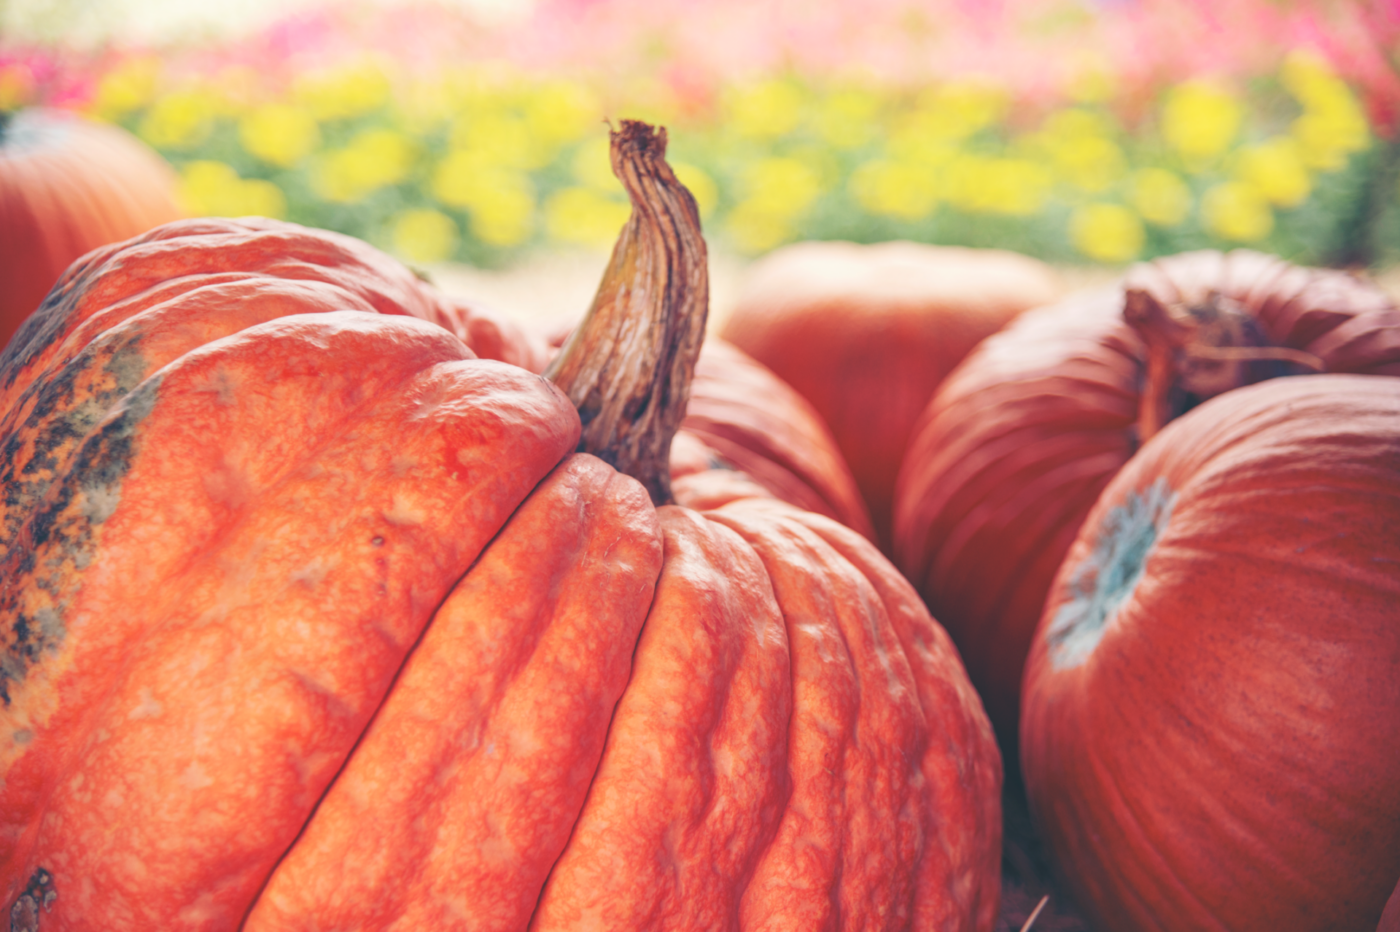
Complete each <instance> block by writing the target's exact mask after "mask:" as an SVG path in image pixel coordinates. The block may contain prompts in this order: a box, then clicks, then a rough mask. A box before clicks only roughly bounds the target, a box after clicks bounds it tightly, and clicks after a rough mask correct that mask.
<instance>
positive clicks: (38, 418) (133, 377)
mask: <svg viewBox="0 0 1400 932" xmlns="http://www.w3.org/2000/svg"><path fill="white" fill-rule="evenodd" d="M141 343H142V333H141V332H140V331H139V330H120V331H117V332H114V333H111V334H103V336H102V337H99V338H98V339H97V340H94V341H93V342H92V343H91V344H90V345H89V346H87V347H86V348H85V349H84V350H83V351H82V352H81V353H79V354H78V355H77V356H75V357H74V358H73V359H71V360H69V362H68V363H66V364H65V365H63V366H61V367H60V368H59V369H58V370H57V371H56V372H53V373H51V374H50V376H49V377H48V378H45V379H40V380H39V381H36V382H35V383H34V384H33V385H31V386H30V387H29V388H28V389H27V390H26V391H25V392H24V395H23V396H22V397H21V399H20V402H19V405H18V407H20V408H23V407H25V406H28V407H29V410H30V412H31V413H30V415H29V417H28V418H27V419H26V420H25V421H24V422H23V423H21V424H19V425H16V426H15V428H14V430H13V432H12V433H10V435H9V436H7V437H5V438H4V443H3V453H4V456H3V459H0V502H3V504H4V509H3V511H0V558H3V556H4V554H5V552H6V551H7V550H8V549H9V547H10V546H11V545H12V544H13V543H14V542H15V541H16V540H17V538H18V535H19V533H20V529H21V528H22V527H23V526H24V524H25V523H26V521H27V520H29V518H30V516H31V514H32V512H33V510H34V509H35V508H37V507H39V505H40V503H41V502H42V501H43V499H44V496H45V495H46V494H47V493H48V489H49V486H50V485H51V484H52V483H54V482H55V481H58V480H59V479H60V478H61V476H62V474H63V473H64V471H65V470H66V469H67V466H68V463H69V461H70V460H71V459H72V457H73V455H74V453H75V451H76V450H77V449H78V447H79V445H80V444H81V443H82V442H83V439H84V438H85V437H86V436H87V435H88V434H89V433H90V432H91V431H92V429H93V428H94V427H95V426H96V425H97V424H98V423H100V422H101V421H102V419H103V418H105V417H106V416H107V414H108V413H109V412H110V411H111V410H112V409H113V408H114V407H115V406H116V405H118V404H119V403H121V401H122V399H123V398H125V397H126V396H127V395H128V394H130V393H131V392H132V391H133V390H134V389H135V388H136V387H137V386H138V385H139V384H140V383H141V381H142V379H143V378H144V377H145V375H146V371H147V369H148V363H147V361H146V359H145V356H144V354H143V353H142V349H141ZM94 376H96V377H94Z"/></svg>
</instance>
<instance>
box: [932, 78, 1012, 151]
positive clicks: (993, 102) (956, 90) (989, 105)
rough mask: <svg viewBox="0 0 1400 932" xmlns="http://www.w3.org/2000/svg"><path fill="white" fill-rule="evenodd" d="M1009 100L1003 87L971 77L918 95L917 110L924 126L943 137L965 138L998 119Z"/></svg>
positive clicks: (1004, 110)
mask: <svg viewBox="0 0 1400 932" xmlns="http://www.w3.org/2000/svg"><path fill="white" fill-rule="evenodd" d="M1008 103H1009V100H1008V97H1007V94H1006V91H1005V89H1004V88H1001V87H999V86H997V85H995V84H991V83H988V82H986V81H980V80H975V79H964V80H958V81H949V82H948V83H946V84H941V85H937V86H935V87H932V88H930V89H928V90H927V91H925V92H924V93H923V94H921V95H920V99H919V106H918V110H917V111H916V112H917V113H919V114H921V117H922V119H923V120H924V121H926V130H927V131H928V132H929V133H931V134H933V135H936V136H941V137H943V138H945V139H952V140H959V139H966V138H967V137H968V136H971V135H972V134H973V133H975V132H977V131H978V130H980V129H984V128H986V127H988V126H991V125H992V124H993V123H995V122H997V121H998V120H1000V119H1001V117H1002V115H1003V114H1004V113H1005V112H1006V108H1007V105H1008Z"/></svg>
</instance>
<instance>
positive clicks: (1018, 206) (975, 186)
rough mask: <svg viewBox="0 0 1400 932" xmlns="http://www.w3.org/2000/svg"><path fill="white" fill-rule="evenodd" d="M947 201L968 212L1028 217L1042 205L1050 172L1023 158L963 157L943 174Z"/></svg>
mask: <svg viewBox="0 0 1400 932" xmlns="http://www.w3.org/2000/svg"><path fill="white" fill-rule="evenodd" d="M945 179H946V184H947V193H948V200H949V201H951V202H952V203H953V204H954V205H955V206H956V207H958V208H960V209H962V210H965V211H968V212H969V213H989V214H1007V215H1010V216H1017V217H1028V216H1031V215H1033V214H1036V213H1038V212H1039V211H1040V209H1041V208H1042V207H1043V206H1044V205H1045V200H1046V197H1047V196H1048V194H1049V191H1050V183H1051V177H1050V172H1049V170H1047V169H1046V168H1045V167H1044V166H1043V165H1040V164H1038V163H1036V162H1033V161H1031V160H1029V159H1023V158H992V159H988V158H982V157H980V156H973V155H964V156H961V157H959V158H958V159H956V160H955V161H954V162H953V163H952V164H951V165H949V166H948V168H947V171H946V173H945Z"/></svg>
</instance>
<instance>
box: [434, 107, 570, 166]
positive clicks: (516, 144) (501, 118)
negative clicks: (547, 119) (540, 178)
mask: <svg viewBox="0 0 1400 932" xmlns="http://www.w3.org/2000/svg"><path fill="white" fill-rule="evenodd" d="M451 146H452V148H454V149H459V150H464V151H470V152H474V153H476V155H477V156H478V157H479V158H481V159H482V160H483V161H485V162H489V163H491V164H494V165H500V166H502V167H504V168H514V169H521V170H529V169H535V168H542V167H544V166H545V165H548V164H549V163H550V161H551V160H553V158H554V152H555V147H554V146H553V145H552V144H543V143H541V141H540V140H539V139H537V138H536V137H535V135H534V133H533V132H531V129H530V124H529V123H528V122H527V121H526V120H525V119H524V118H523V117H521V116H520V115H518V114H515V113H507V112H503V111H501V110H496V109H491V110H477V111H473V112H472V113H470V114H468V115H465V116H463V117H462V118H460V119H459V120H458V121H457V123H456V124H455V125H454V126H453V128H452V140H451Z"/></svg>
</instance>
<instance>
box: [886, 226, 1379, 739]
mask: <svg viewBox="0 0 1400 932" xmlns="http://www.w3.org/2000/svg"><path fill="white" fill-rule="evenodd" d="M1317 369H1324V370H1326V371H1333V372H1361V373H1375V374H1385V373H1390V374H1400V310H1397V309H1396V307H1395V305H1394V304H1393V302H1392V301H1391V299H1390V298H1389V297H1388V296H1387V295H1386V294H1385V293H1384V292H1382V291H1381V290H1380V289H1379V288H1378V287H1376V286H1375V285H1374V284H1373V283H1371V282H1369V281H1367V280H1365V279H1363V278H1359V277H1357V276H1354V275H1351V274H1350V273H1346V272H1340V271H1334V270H1326V269H1309V268H1303V267H1300V266H1295V265H1292V264H1290V263H1287V262H1284V261H1283V260H1281V259H1279V258H1277V257H1274V256H1267V255H1264V254H1262V253H1258V252H1252V251H1248V250H1236V251H1234V252H1230V253H1219V252H1212V251H1205V252H1192V253H1183V254H1180V255H1177V256H1171V257H1167V258H1163V259H1159V260H1156V261H1154V262H1150V263H1142V264H1140V265H1138V266H1135V267H1134V268H1133V269H1131V270H1130V271H1129V273H1128V274H1127V276H1126V277H1125V278H1124V280H1123V281H1122V282H1121V283H1120V284H1118V285H1116V286H1112V287H1107V288H1102V289H1096V290H1093V291H1088V292H1084V293H1081V294H1078V295H1074V296H1071V297H1068V298H1066V299H1064V300H1063V301H1061V302H1058V303H1056V304H1054V305H1050V306H1048V307H1045V308H1039V309H1036V310H1034V311H1031V312H1029V313H1027V314H1024V315H1022V316H1021V317H1020V318H1018V319H1017V320H1016V321H1015V322H1013V323H1012V324H1011V325H1010V326H1008V327H1007V329H1006V330H1004V331H1003V332H1001V333H999V334H997V335H995V336H993V337H991V338H990V339H988V340H987V341H986V342H984V343H983V344H982V345H981V346H979V347H978V348H977V349H976V350H974V351H973V352H972V353H971V354H969V356H968V358H967V359H966V360H965V361H964V362H963V364H962V365H961V366H960V367H959V368H958V369H957V370H956V371H955V372H954V373H953V374H952V375H950V376H949V378H948V380H947V381H946V382H944V384H943V385H942V387H941V388H940V389H939V391H938V392H937V394H936V395H935V396H934V398H933V399H932V401H930V403H929V405H928V407H927V409H926V410H925V411H924V412H923V413H922V414H921V415H920V417H919V420H918V424H917V425H916V427H915V429H914V432H913V437H912V439H911V441H910V445H909V451H908V453H907V455H906V458H905V462H904V464H903V466H902V469H901V472H900V476H899V482H898V493H897V498H896V505H895V547H894V553H895V563H896V565H898V566H899V567H900V569H901V570H902V571H903V572H904V574H905V575H906V576H907V577H908V578H909V579H910V581H911V582H913V583H914V585H915V587H916V588H917V589H918V590H919V592H920V593H921V594H922V595H923V597H924V601H925V602H926V603H927V604H928V606H929V609H930V611H931V612H933V615H934V617H936V618H938V619H939V621H940V622H941V623H943V624H944V625H945V626H946V627H947V629H948V632H949V633H950V634H951V635H952V637H953V640H954V642H955V643H957V645H958V648H959V650H960V651H961V652H962V655H963V659H964V661H965V662H966V663H967V666H968V672H969V675H970V676H971V677H972V681H973V683H974V684H975V685H976V686H977V688H978V690H979V691H980V692H981V694H982V697H983V701H984V702H985V703H986V704H987V710H988V713H989V714H990V715H991V717H992V722H993V724H994V725H995V726H996V728H997V731H998V734H999V736H1000V738H1001V740H1002V745H1003V748H1004V749H1007V750H1010V751H1012V752H1013V753H1014V749H1015V747H1016V721H1017V715H1018V710H1019V705H1020V687H1021V674H1022V668H1023V665H1024V661H1025V657H1026V652H1027V650H1028V649H1029V646H1030V640H1031V634H1032V632H1033V631H1034V630H1035V626H1036V623H1037V622H1038V621H1039V619H1040V613H1041V610H1042V608H1043V607H1044V604H1045V594H1046V592H1047V591H1048V590H1049V587H1050V581H1051V579H1052V578H1053V576H1054V574H1055V572H1056V570H1057V569H1058V567H1059V566H1060V563H1061V562H1062V561H1063V559H1064V556H1065V553H1066V551H1067V550H1068V548H1069V545H1070V542H1071V541H1072V540H1073V539H1074V536H1075V534H1076V533H1077V532H1078V530H1079V527H1080V524H1081V523H1082V522H1083V520H1084V516H1085V515H1086V514H1087V513H1088V511H1089V509H1090V508H1091V507H1092V506H1093V503H1094V501H1095V500H1096V499H1097V498H1098V496H1099V493H1100V492H1101V491H1102V490H1103V488H1104V486H1105V485H1106V484H1107V483H1108V481H1109V479H1110V478H1111V477H1112V476H1113V474H1114V473H1116V472H1117V471H1118V469H1120V468H1121V467H1122V465H1123V464H1124V463H1125V462H1127V460H1128V458H1129V457H1130V456H1131V455H1132V453H1133V451H1134V450H1136V449H1137V447H1138V446H1139V445H1140V444H1141V443H1142V441H1143V440H1144V439H1146V436H1147V435H1148V434H1149V433H1150V432H1151V431H1153V430H1156V429H1158V428H1159V427H1160V425H1161V424H1163V423H1166V422H1168V421H1170V420H1171V419H1172V418H1173V417H1175V416H1177V415H1179V414H1180V413H1182V412H1184V411H1186V410H1188V409H1189V408H1190V407H1192V406H1194V405H1195V404H1198V403H1199V402H1200V401H1201V400H1203V399H1204V398H1207V397H1211V396H1212V395H1215V394H1220V393H1222V392H1227V391H1230V390H1232V389H1233V388H1234V387H1237V386H1239V385H1243V384H1246V383H1249V382H1254V381H1259V380H1261V379H1266V378H1270V377H1272V376H1276V375H1281V374H1288V373H1303V372H1310V371H1314V370H1317Z"/></svg>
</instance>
